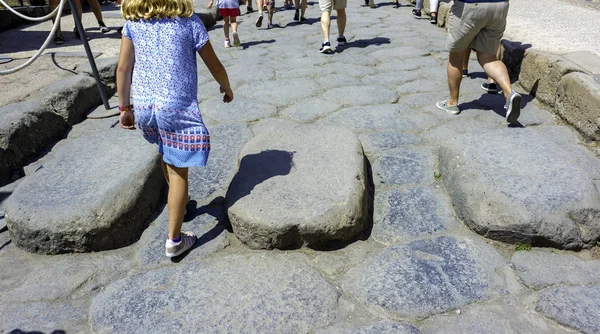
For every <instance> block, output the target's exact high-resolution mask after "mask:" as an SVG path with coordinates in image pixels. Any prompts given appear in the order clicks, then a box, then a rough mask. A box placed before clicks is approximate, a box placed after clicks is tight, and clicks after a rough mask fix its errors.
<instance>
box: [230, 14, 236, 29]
mask: <svg viewBox="0 0 600 334" xmlns="http://www.w3.org/2000/svg"><path fill="white" fill-rule="evenodd" d="M231 30H233V31H234V32H237V19H236V18H235V17H231Z"/></svg>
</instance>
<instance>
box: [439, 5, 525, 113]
mask: <svg viewBox="0 0 600 334" xmlns="http://www.w3.org/2000/svg"><path fill="white" fill-rule="evenodd" d="M507 14H508V1H507V0H455V1H454V5H453V6H452V9H451V10H450V15H449V17H448V40H447V47H448V50H449V51H450V56H449V60H448V88H449V90H450V99H448V100H445V101H440V102H438V103H436V106H437V107H438V108H439V109H442V110H445V111H447V112H449V113H451V114H454V115H458V114H459V113H460V109H459V108H458V96H459V90H460V82H461V80H462V67H463V62H464V60H465V58H467V57H469V53H470V52H471V49H473V50H475V52H476V53H477V60H478V61H479V64H481V67H483V70H484V71H485V73H486V74H487V75H488V76H489V77H490V78H492V79H493V80H494V81H495V82H496V83H497V84H498V85H499V86H500V88H501V89H502V93H503V94H504V98H505V99H506V104H505V105H504V108H505V109H506V121H507V122H509V123H516V122H517V119H518V118H519V114H520V112H521V95H519V94H518V93H517V92H515V91H514V90H512V86H511V84H510V78H509V77H508V71H507V70H506V66H505V65H504V63H503V62H502V61H501V60H498V59H497V58H496V50H497V48H498V46H499V44H500V39H501V38H502V34H503V33H504V29H505V27H506V15H507Z"/></svg>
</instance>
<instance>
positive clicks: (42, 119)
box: [0, 101, 67, 182]
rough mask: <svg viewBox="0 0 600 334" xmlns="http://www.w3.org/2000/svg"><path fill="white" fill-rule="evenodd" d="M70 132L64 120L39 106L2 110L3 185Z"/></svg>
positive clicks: (18, 105)
mask: <svg viewBox="0 0 600 334" xmlns="http://www.w3.org/2000/svg"><path fill="white" fill-rule="evenodd" d="M66 130H67V124H66V123H65V121H64V120H63V119H62V117H60V116H58V115H57V114H55V113H54V112H52V111H50V110H47V109H46V108H44V106H43V105H42V104H41V103H39V102H33V101H32V102H18V103H13V104H9V105H6V106H3V107H0V152H1V153H0V160H2V162H0V182H1V180H5V181H6V180H7V179H8V178H9V177H10V176H11V174H12V173H13V172H15V171H17V170H18V169H20V168H21V167H23V165H24V164H25V162H26V161H27V159H30V158H31V157H33V156H34V155H36V154H38V153H40V152H41V151H42V150H43V149H45V148H46V147H47V146H48V145H49V144H50V143H52V142H53V141H55V140H58V139H60V138H62V137H63V135H64V133H65V131H66ZM2 165H4V168H3V167H2Z"/></svg>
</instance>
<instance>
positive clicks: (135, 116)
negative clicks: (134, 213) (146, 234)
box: [117, 0, 233, 257]
mask: <svg viewBox="0 0 600 334" xmlns="http://www.w3.org/2000/svg"><path fill="white" fill-rule="evenodd" d="M121 13H122V15H123V17H124V18H125V19H126V20H127V21H126V22H125V25H124V27H123V38H122V39H121V52H120V55H119V66H118V69H117V91H118V94H119V110H120V111H121V116H120V123H121V127H123V128H125V129H135V125H136V124H137V126H138V127H139V128H140V130H141V132H142V135H143V136H144V138H145V139H146V140H148V141H149V142H151V143H156V144H158V152H159V153H160V154H161V155H162V168H163V173H164V175H165V179H166V180H167V184H168V185H169V193H168V200H167V201H168V210H169V232H168V239H167V240H166V243H165V251H166V255H167V256H168V257H174V256H178V255H181V254H182V253H184V252H185V251H186V250H188V249H190V248H191V247H192V246H193V245H194V244H195V242H196V236H195V235H194V234H193V233H191V232H181V225H182V223H183V216H184V214H185V206H186V204H187V201H188V167H193V166H205V165H206V162H207V159H208V154H209V151H210V135H209V133H208V130H207V129H206V127H205V126H204V123H203V121H202V116H201V115H200V110H199V109H198V101H197V98H196V95H197V84H198V77H197V71H196V52H198V53H199V54H200V57H201V58H202V60H203V61H204V64H205V65H206V66H207V67H208V69H209V70H210V72H211V74H212V75H213V77H214V78H215V80H216V81H217V82H218V83H219V85H220V86H221V88H220V90H221V93H224V96H223V102H226V103H228V102H231V101H232V100H233V92H232V90H231V86H230V85H229V79H228V77H227V72H226V71H225V68H224V67H223V65H222V64H221V62H220V61H219V59H218V58H217V56H216V55H215V52H214V50H213V48H212V46H211V44H210V41H209V37H208V34H207V32H206V29H205V28H204V25H203V24H202V22H201V21H200V19H199V18H198V17H197V16H196V15H194V12H193V5H192V0H127V1H124V2H123V5H122V7H121ZM134 63H135V67H134ZM130 96H132V97H133V101H134V102H135V106H133V105H132V104H131V101H130V99H129V97H130Z"/></svg>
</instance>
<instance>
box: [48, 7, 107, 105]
mask: <svg viewBox="0 0 600 334" xmlns="http://www.w3.org/2000/svg"><path fill="white" fill-rule="evenodd" d="M69 5H70V6H71V12H72V13H73V19H74V20H75V26H76V27H77V31H79V36H81V41H82V42H83V47H84V48H85V53H86V54H87V58H88V61H89V62H90V66H91V67H92V73H93V74H94V79H96V85H97V86H98V90H99V91H100V97H101V98H102V103H103V104H104V108H106V110H109V109H110V105H109V104H108V99H107V98H106V93H105V92H104V86H103V85H102V81H101V80H100V74H98V68H97V67H96V61H95V60H94V55H93V54H92V50H91V49H90V45H89V44H88V42H87V37H86V35H85V31H84V30H83V24H82V23H81V20H80V19H79V15H78V13H77V7H76V6H75V0H69ZM57 19H59V18H57Z"/></svg>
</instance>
